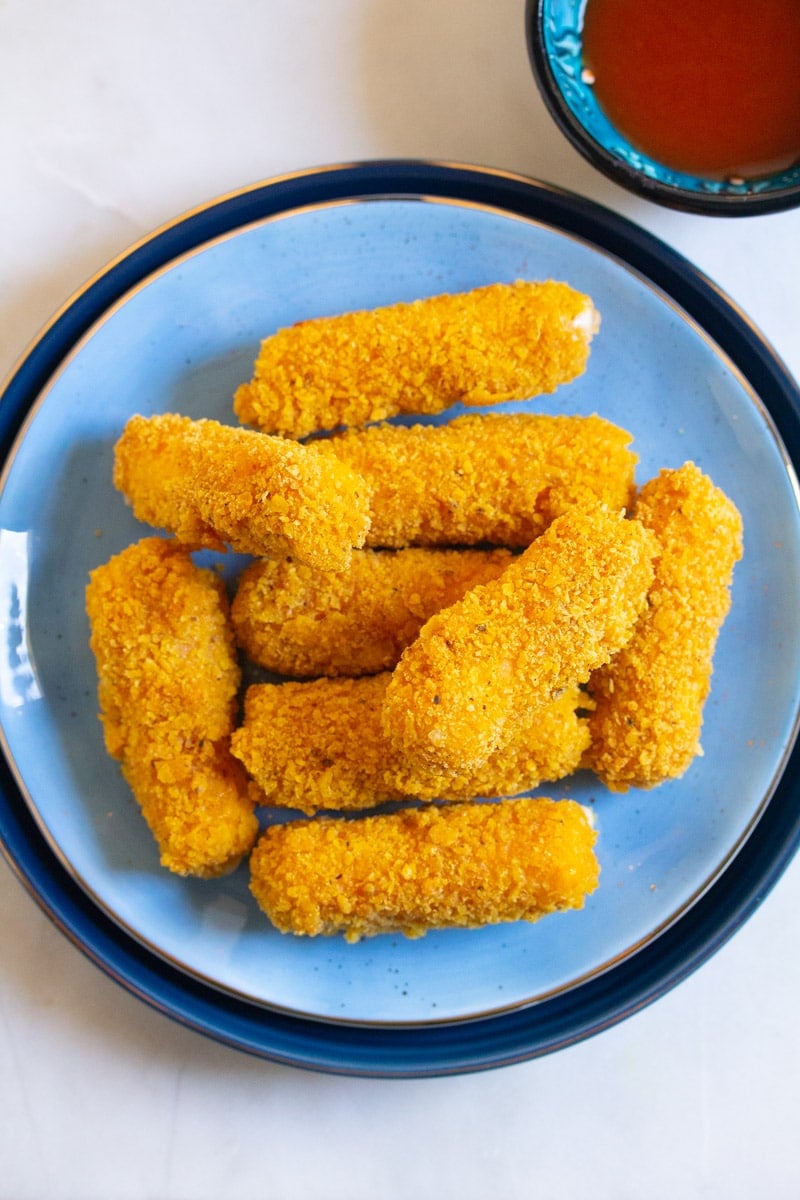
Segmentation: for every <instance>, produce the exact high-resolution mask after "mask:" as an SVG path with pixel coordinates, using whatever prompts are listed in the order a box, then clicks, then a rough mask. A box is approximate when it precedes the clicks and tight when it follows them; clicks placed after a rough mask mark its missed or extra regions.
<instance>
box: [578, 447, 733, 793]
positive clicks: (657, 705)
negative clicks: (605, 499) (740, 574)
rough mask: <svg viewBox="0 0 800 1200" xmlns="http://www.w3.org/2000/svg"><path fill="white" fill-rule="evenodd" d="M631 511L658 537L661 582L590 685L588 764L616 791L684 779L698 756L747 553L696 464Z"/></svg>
mask: <svg viewBox="0 0 800 1200" xmlns="http://www.w3.org/2000/svg"><path fill="white" fill-rule="evenodd" d="M635 511H636V516H637V518H638V519H639V520H640V521H641V523H642V524H643V525H645V526H646V527H647V528H648V529H651V530H652V531H653V533H654V534H655V535H656V538H657V539H658V546H659V550H658V555H657V557H656V560H655V581H654V583H653V586H652V588H651V589H650V594H649V596H648V604H647V607H646V609H645V610H644V612H643V614H642V616H641V617H640V618H639V622H638V624H637V626H636V630H635V632H634V635H633V637H632V638H631V640H630V642H629V643H628V645H627V646H625V647H624V648H623V649H622V650H620V651H619V653H618V654H617V655H616V656H615V657H614V658H613V659H612V661H611V662H610V663H608V665H607V666H604V667H602V668H601V669H600V670H599V671H596V672H595V673H594V674H593V675H592V677H591V681H590V688H591V691H592V693H593V695H594V697H595V700H596V705H597V707H596V711H595V712H594V713H593V715H592V717H591V722H590V728H591V731H592V746H591V750H590V752H589V755H588V758H587V765H589V766H591V767H592V768H593V769H594V771H595V772H596V773H597V774H598V775H599V777H600V778H601V779H602V780H603V782H604V783H605V784H606V785H607V786H608V787H609V788H610V789H611V790H612V791H617V792H624V791H627V789H628V788H629V787H640V788H651V787H654V786H655V785H656V784H659V783H662V782H664V781H665V780H667V779H675V778H678V777H679V776H680V775H682V774H683V773H684V771H686V769H687V768H688V766H689V765H690V763H691V762H692V760H693V759H694V757H695V756H696V755H698V754H701V753H702V749H701V746H700V731H701V728H702V724H703V706H704V704H705V701H706V698H707V696H708V693H709V691H710V687H711V673H712V667H713V657H714V649H715V647H716V643H717V638H718V635H719V631H720V628H721V626H722V623H723V621H724V620H725V617H726V616H727V613H728V610H729V608H730V603H731V597H730V585H731V581H732V577H733V569H734V565H735V563H736V562H737V561H738V560H739V559H740V558H741V555H742V522H741V517H740V515H739V512H738V510H737V509H736V507H735V505H734V504H733V502H732V501H731V500H729V499H728V497H727V496H726V495H725V494H724V493H723V492H722V491H721V490H720V489H719V488H717V487H715V485H714V484H713V483H712V482H711V480H710V479H709V478H708V476H706V475H704V474H703V473H702V472H701V471H700V470H699V469H698V468H697V467H696V466H695V465H694V463H691V462H689V463H685V464H684V465H683V466H682V467H681V468H680V469H679V470H664V471H662V472H661V473H660V474H659V475H658V476H656V478H655V479H652V480H650V481H649V482H648V483H646V484H645V485H644V487H643V488H642V490H641V493H640V495H639V499H638V501H637V503H636V510H635Z"/></svg>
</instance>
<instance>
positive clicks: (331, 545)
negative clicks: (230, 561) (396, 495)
mask: <svg viewBox="0 0 800 1200" xmlns="http://www.w3.org/2000/svg"><path fill="white" fill-rule="evenodd" d="M114 484H115V486H116V487H117V488H118V489H119V491H121V492H122V493H123V495H124V496H125V497H126V498H127V500H128V501H129V502H130V503H131V505H132V507H133V512H134V515H135V516H136V517H137V519H138V520H140V521H146V522H148V523H149V524H150V525H155V526H157V527H159V528H163V529H167V530H169V531H170V532H171V533H174V534H175V536H176V537H177V538H178V539H179V540H180V541H182V542H185V543H187V544H188V545H191V546H195V547H198V546H205V547H209V548H211V549H215V550H222V549H224V547H225V544H226V543H227V544H229V545H230V546H231V547H232V548H233V549H234V550H238V551H240V552H241V553H243V554H254V555H271V554H274V555H280V556H284V555H287V554H293V555H296V556H297V558H299V559H301V560H302V561H303V562H307V563H310V564H311V565H312V566H316V567H321V568H323V569H336V568H338V567H342V566H345V565H346V564H347V562H348V561H349V559H350V554H351V551H352V548H353V547H354V546H361V545H362V544H363V541H364V537H365V534H366V529H367V525H368V523H369V517H368V513H367V503H368V497H367V492H366V488H365V486H364V483H363V481H362V480H361V479H359V478H358V476H357V475H356V474H355V473H354V472H353V471H352V470H351V469H350V468H349V467H347V466H346V465H345V464H341V463H337V462H335V461H332V460H328V461H323V460H322V459H321V458H320V457H319V456H318V455H315V454H310V453H309V452H308V450H306V449H305V447H303V446H301V445H299V444H297V443H295V442H290V441H287V440H284V439H283V438H270V437H266V436H265V435H264V434H260V433H255V432H254V431H252V430H247V429H235V428H232V427H230V426H227V425H221V424H220V423H219V422H217V421H211V420H199V421H193V420H191V419H190V418H189V417H182V416H178V415H177V414H175V413H164V414H162V415H158V416H153V417H142V416H134V417H132V418H131V419H130V420H129V421H128V423H127V425H126V426H125V429H124V431H123V433H122V436H121V437H120V439H119V441H118V442H117V444H116V446H115V451H114Z"/></svg>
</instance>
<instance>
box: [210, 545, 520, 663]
mask: <svg viewBox="0 0 800 1200" xmlns="http://www.w3.org/2000/svg"><path fill="white" fill-rule="evenodd" d="M510 558H511V555H510V552H509V551H508V550H438V549H429V548H422V547H417V548H413V549H407V550H396V551H395V550H388V551H372V550H357V551H355V552H354V554H353V557H352V559H351V560H350V566H349V567H347V569H346V570H343V571H316V570H314V569H313V568H311V567H308V566H306V565H305V564H304V563H298V562H295V561H294V559H285V558H284V559H262V560H260V561H259V562H256V563H253V564H252V565H251V566H249V567H247V568H246V569H245V570H244V571H243V572H242V574H241V576H240V577H239V583H238V586H237V590H236V595H235V596H234V598H233V603H232V605H231V621H232V623H233V629H234V633H235V635H236V639H237V641H238V643H239V645H240V646H241V647H242V649H243V650H244V651H245V652H246V654H247V655H248V657H249V658H250V659H251V660H252V661H253V662H255V663H258V664H259V666H262V667H265V668H266V669H267V670H269V671H275V672H277V673H278V674H279V675H288V676H295V677H298V678H302V677H313V676H319V675H330V676H334V675H371V674H374V673H375V672H377V671H386V670H390V669H391V668H392V667H393V666H394V665H395V663H396V662H397V660H398V658H399V657H400V654H401V653H402V651H403V650H404V649H405V647H406V646H407V645H408V644H409V643H410V642H412V641H413V640H414V638H415V637H416V636H417V634H418V633H419V631H420V628H421V627H422V625H424V623H425V621H427V619H428V617H430V616H432V615H433V613H435V612H438V611H439V609H440V608H445V607H446V606H447V605H448V604H453V603H454V602H455V601H456V600H460V599H461V597H462V596H463V595H464V593H465V592H466V591H468V590H469V588H470V587H473V586H474V585H475V584H477V583H485V582H486V581H487V580H489V579H495V578H496V577H497V576H498V575H499V574H500V572H501V571H503V570H504V569H505V567H506V566H508V563H509V561H510Z"/></svg>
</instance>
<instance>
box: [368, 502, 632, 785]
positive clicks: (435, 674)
mask: <svg viewBox="0 0 800 1200" xmlns="http://www.w3.org/2000/svg"><path fill="white" fill-rule="evenodd" d="M654 553H655V539H654V538H653V535H652V534H651V533H649V532H648V531H647V530H646V529H645V528H644V526H643V525H641V524H640V523H639V522H638V521H631V520H626V519H625V518H623V517H622V516H618V515H611V514H609V513H608V512H606V511H605V510H603V509H598V508H596V509H593V510H589V511H584V510H582V509H572V510H571V511H569V512H567V513H565V514H564V516H563V517H558V518H557V519H556V520H555V521H554V522H553V524H552V525H551V526H550V528H549V529H548V530H547V531H546V532H545V533H543V534H542V536H541V537H540V538H539V539H538V540H537V541H535V542H534V543H533V544H532V545H531V546H530V547H529V548H528V549H527V550H526V551H525V552H524V553H523V554H521V555H520V556H519V557H518V558H515V559H514V560H512V562H511V563H510V565H509V566H508V567H507V568H506V570H505V571H504V572H503V574H502V575H501V576H499V578H498V579H495V580H493V581H491V582H490V583H486V584H481V585H479V586H478V587H475V588H473V589H472V590H471V591H469V592H467V594H466V595H465V596H464V598H463V599H462V600H460V601H458V602H457V603H456V604H453V605H451V606H450V607H449V608H446V609H443V610H442V611H441V612H439V613H437V614H436V615H435V616H433V617H431V618H430V620H429V621H428V622H427V623H426V624H425V625H424V626H423V627H422V629H421V631H420V634H419V637H418V638H417V639H416V641H414V642H412V644H411V645H410V646H409V647H408V648H407V649H406V650H404V651H403V654H402V656H401V658H400V661H399V663H398V664H397V666H396V667H395V669H394V671H393V673H392V678H391V680H390V682H389V685H388V687H387V689H386V697H385V699H384V704H383V717H382V720H383V728H384V733H385V735H386V738H387V740H388V741H389V743H390V745H391V746H392V749H393V751H394V752H395V753H397V754H404V755H405V756H406V758H407V761H408V763H409V766H410V768H411V769H412V770H415V771H421V770H423V769H434V770H438V771H448V770H449V771H453V772H454V773H460V772H464V771H467V770H474V769H475V768H477V767H478V766H480V765H481V764H482V763H484V762H486V759H487V758H488V757H489V755H490V754H491V753H492V752H493V751H494V750H495V749H497V748H498V747H500V746H501V745H502V744H503V739H504V736H506V735H505V732H504V731H505V728H506V725H507V724H508V723H509V721H512V722H513V721H514V720H516V719H517V718H518V717H519V716H521V714H523V713H528V714H530V715H532V714H533V713H534V712H535V710H536V709H538V708H541V707H543V706H544V705H545V704H547V703H548V702H549V701H550V700H551V699H552V697H553V696H554V694H556V693H557V692H558V691H559V690H560V689H561V688H563V687H567V686H569V685H570V684H573V683H580V682H583V681H585V680H586V679H588V677H589V675H590V673H591V672H592V671H593V670H595V669H596V668H597V667H599V666H600V665H602V664H603V663H604V662H607V661H608V660H609V659H610V658H611V656H612V654H614V653H616V651H617V650H619V649H620V648H621V647H622V646H623V645H624V644H625V642H626V641H627V640H628V638H629V637H630V636H631V633H632V631H633V628H634V625H635V622H636V618H637V617H638V615H639V613H640V612H641V610H642V608H643V607H644V604H645V601H646V597H647V591H648V588H649V587H650V584H651V582H652V579H653V567H652V558H653V555H654ZM512 727H513V726H512Z"/></svg>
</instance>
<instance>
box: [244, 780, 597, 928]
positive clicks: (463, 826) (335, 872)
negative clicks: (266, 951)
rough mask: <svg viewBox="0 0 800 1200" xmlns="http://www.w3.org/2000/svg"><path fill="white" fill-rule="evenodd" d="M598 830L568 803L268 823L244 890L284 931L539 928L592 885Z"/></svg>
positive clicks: (575, 904)
mask: <svg viewBox="0 0 800 1200" xmlns="http://www.w3.org/2000/svg"><path fill="white" fill-rule="evenodd" d="M595 838H596V834H595V831H594V828H593V827H592V823H591V821H590V819H589V817H588V814H587V812H586V811H585V810H584V809H583V808H582V807H581V805H579V804H577V803H575V801H573V800H562V801H554V800H550V799H547V798H542V799H535V800H534V799H519V800H505V801H501V802H497V803H486V804H453V805H445V806H444V807H438V806H435V805H432V806H428V807H425V808H421V809H420V808H408V809H403V810H401V811H399V812H396V813H391V814H383V815H379V816H371V817H363V818H360V819H348V818H331V817H323V818H320V819H317V820H313V821H306V820H301V821H292V822H289V823H288V824H285V825H273V826H271V827H270V828H268V829H267V830H266V831H265V833H264V834H263V835H262V837H261V838H259V841H258V843H257V844H256V847H255V849H254V851H253V853H252V855H251V857H250V872H251V882H250V886H251V890H252V892H253V894H254V896H255V898H256V900H257V901H258V903H259V905H260V906H261V908H262V909H263V910H264V912H265V913H266V915H267V916H268V917H269V919H270V920H271V921H272V923H273V924H274V925H275V926H276V927H277V928H278V929H279V930H281V932H284V933H293V934H299V935H306V936H309V937H314V936H317V935H332V934H338V933H343V934H344V936H345V938H346V940H347V941H351V942H354V941H358V940H359V939H360V938H362V937H370V936H373V935H375V934H379V933H390V932H391V933H403V934H405V935H406V936H407V937H420V936H422V935H423V934H424V933H426V932H427V931H429V930H432V929H444V928H453V927H461V928H474V927H477V926H481V925H492V924H498V923H501V922H507V921H537V920H539V919H540V918H541V917H543V916H545V915H547V914H549V913H553V912H557V911H560V910H565V909H579V908H582V907H583V905H584V903H585V899H586V896H587V895H589V894H590V893H592V892H593V891H594V890H595V888H596V887H597V884H598V879H599V865H598V862H597V858H596V856H595V852H594V843H595Z"/></svg>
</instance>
